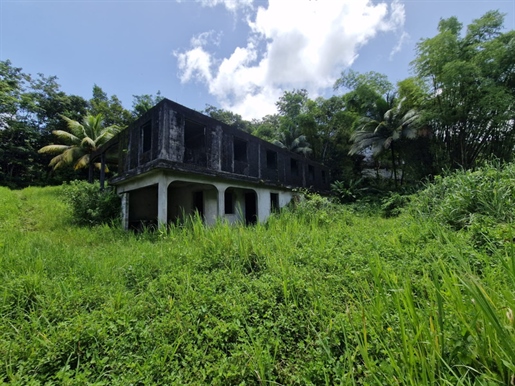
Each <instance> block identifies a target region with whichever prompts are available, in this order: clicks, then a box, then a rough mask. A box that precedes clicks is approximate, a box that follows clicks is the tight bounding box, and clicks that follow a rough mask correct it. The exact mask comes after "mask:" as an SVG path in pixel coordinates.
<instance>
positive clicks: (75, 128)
mask: <svg viewBox="0 0 515 386" xmlns="http://www.w3.org/2000/svg"><path fill="white" fill-rule="evenodd" d="M59 116H60V117H61V118H62V119H64V120H65V121H66V124H67V125H68V128H69V129H70V132H71V133H72V134H74V135H75V136H76V137H78V138H81V137H83V136H84V127H83V126H82V125H81V124H80V123H79V122H77V121H75V120H73V119H70V118H68V117H67V116H65V115H62V114H59Z"/></svg>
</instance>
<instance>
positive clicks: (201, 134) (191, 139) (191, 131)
mask: <svg viewBox="0 0 515 386" xmlns="http://www.w3.org/2000/svg"><path fill="white" fill-rule="evenodd" d="M205 137H206V133H205V130H204V126H202V125H201V124H198V123H195V122H193V121H186V124H185V127H184V146H185V147H186V148H187V149H191V150H202V149H204V147H205V146H206V142H205V141H206V138H205Z"/></svg>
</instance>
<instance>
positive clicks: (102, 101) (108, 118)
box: [89, 84, 134, 127]
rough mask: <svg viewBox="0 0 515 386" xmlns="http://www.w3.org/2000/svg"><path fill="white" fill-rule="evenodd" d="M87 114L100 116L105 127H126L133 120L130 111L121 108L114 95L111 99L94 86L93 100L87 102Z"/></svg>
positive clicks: (120, 103) (98, 87)
mask: <svg viewBox="0 0 515 386" xmlns="http://www.w3.org/2000/svg"><path fill="white" fill-rule="evenodd" d="M89 113H90V114H91V115H93V116H97V115H98V114H102V116H103V117H104V118H103V119H104V123H105V124H106V125H107V126H111V125H117V126H122V127H125V126H128V125H129V124H130V123H132V121H133V120H134V117H133V115H132V114H131V112H130V111H128V110H126V109H124V108H123V106H122V102H121V101H120V100H119V99H118V97H117V96H116V95H112V96H111V98H108V97H107V94H106V93H105V92H104V90H102V88H101V87H100V86H97V85H96V84H95V85H94V86H93V98H91V99H90V100H89Z"/></svg>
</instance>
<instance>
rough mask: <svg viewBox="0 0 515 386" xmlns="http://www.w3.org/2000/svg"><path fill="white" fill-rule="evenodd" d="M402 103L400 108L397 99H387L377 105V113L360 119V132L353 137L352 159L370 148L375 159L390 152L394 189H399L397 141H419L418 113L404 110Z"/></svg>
mask: <svg viewBox="0 0 515 386" xmlns="http://www.w3.org/2000/svg"><path fill="white" fill-rule="evenodd" d="M403 101H404V99H402V100H401V101H400V102H399V103H398V104H397V103H396V100H395V97H394V96H389V95H387V96H386V98H380V99H378V100H377V101H376V103H375V104H374V109H373V110H372V111H370V113H369V114H368V115H367V116H364V117H362V118H361V119H360V125H359V128H358V130H357V131H356V132H355V133H354V134H353V135H352V137H351V140H352V141H353V142H354V143H353V145H352V147H351V149H350V151H349V155H354V154H356V153H358V152H360V151H363V150H365V149H367V148H370V149H371V150H372V155H373V156H374V157H375V156H378V155H379V154H381V153H382V152H383V151H385V150H390V154H391V159H392V170H393V178H394V183H395V187H397V165H396V163H395V146H394V143H395V141H397V140H399V139H401V138H408V139H414V138H416V137H417V134H418V128H419V125H418V123H419V119H420V114H419V113H418V111H416V110H415V109H411V110H408V111H405V110H403V109H402V102H403Z"/></svg>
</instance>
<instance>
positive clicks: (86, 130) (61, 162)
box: [38, 114, 122, 171]
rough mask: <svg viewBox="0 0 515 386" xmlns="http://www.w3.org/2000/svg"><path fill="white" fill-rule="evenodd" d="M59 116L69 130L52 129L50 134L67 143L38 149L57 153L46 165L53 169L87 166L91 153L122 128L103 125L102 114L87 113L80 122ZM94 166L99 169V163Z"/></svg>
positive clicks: (43, 151) (48, 152) (40, 151)
mask: <svg viewBox="0 0 515 386" xmlns="http://www.w3.org/2000/svg"><path fill="white" fill-rule="evenodd" d="M60 116H61V118H63V119H64V120H65V121H66V123H67V124H68V129H69V132H68V131H64V130H54V131H52V134H54V135H55V136H57V138H59V139H60V140H62V141H63V142H65V143H67V144H66V145H48V146H44V147H42V148H41V149H39V151H38V152H39V153H46V154H57V155H56V156H55V157H54V158H52V160H51V161H50V164H49V165H48V166H51V167H53V169H54V170H55V169H58V168H61V167H63V166H68V165H72V164H73V166H74V169H75V170H77V169H81V168H84V167H86V166H89V164H90V156H91V154H92V153H93V152H94V151H95V150H97V149H98V148H99V147H100V146H102V145H103V144H104V143H106V142H107V141H109V140H110V139H111V138H113V137H114V136H115V135H116V134H118V133H119V132H120V131H121V130H122V128H121V127H119V126H117V125H111V126H107V127H104V120H103V116H102V114H98V115H91V114H88V115H86V116H85V117H84V119H83V120H82V124H81V123H79V122H77V121H75V120H73V119H70V118H68V117H66V116H64V115H60ZM95 166H96V167H97V168H99V169H100V163H96V164H95ZM106 171H107V170H106Z"/></svg>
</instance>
